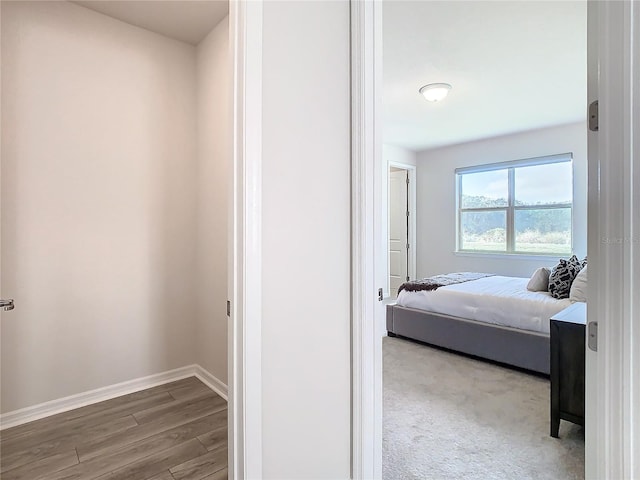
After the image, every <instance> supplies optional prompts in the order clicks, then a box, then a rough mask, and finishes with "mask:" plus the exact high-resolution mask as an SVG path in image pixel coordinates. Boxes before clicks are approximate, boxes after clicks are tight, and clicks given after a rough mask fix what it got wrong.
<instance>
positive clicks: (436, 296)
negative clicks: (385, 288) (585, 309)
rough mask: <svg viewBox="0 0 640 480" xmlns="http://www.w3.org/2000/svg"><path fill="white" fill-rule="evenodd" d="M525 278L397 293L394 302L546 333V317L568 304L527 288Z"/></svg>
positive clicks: (495, 279)
mask: <svg viewBox="0 0 640 480" xmlns="http://www.w3.org/2000/svg"><path fill="white" fill-rule="evenodd" d="M528 282H529V279H528V278H518V277H500V276H493V277H485V278H480V279H478V280H472V281H470V282H464V283H458V284H456V285H449V286H446V287H440V288H438V289H437V290H433V291H420V292H407V291H406V290H403V291H402V292H400V294H399V295H398V300H397V304H398V305H401V306H404V307H409V308H417V309H420V310H427V311H429V312H434V313H442V314H446V315H452V316H454V317H461V318H468V319H472V320H477V321H480V322H485V323H494V324H497V325H506V326H509V327H515V328H520V329H522V330H532V331H535V332H542V333H549V319H550V318H551V317H552V316H553V315H555V314H556V313H558V312H559V311H560V310H563V309H564V308H566V307H568V306H569V305H571V301H570V300H569V299H568V298H567V299H562V300H558V299H556V298H553V297H552V296H551V295H550V294H549V292H530V291H529V290H527V283H528Z"/></svg>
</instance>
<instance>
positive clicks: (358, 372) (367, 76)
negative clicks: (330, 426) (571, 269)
mask: <svg viewBox="0 0 640 480" xmlns="http://www.w3.org/2000/svg"><path fill="white" fill-rule="evenodd" d="M588 8H589V14H590V15H591V16H592V18H591V19H590V21H589V27H590V29H589V33H588V37H589V42H590V45H595V46H596V48H597V51H598V58H599V72H600V74H599V101H600V132H599V133H598V136H599V138H598V153H597V158H595V159H594V158H593V157H592V156H591V155H590V159H589V171H590V174H591V177H590V180H589V200H588V203H589V205H588V207H589V208H588V210H589V213H588V217H589V235H588V237H589V238H588V251H589V256H590V262H589V266H590V267H591V268H590V270H591V272H590V275H589V277H590V284H589V309H588V318H589V320H590V321H591V320H596V319H600V321H599V325H600V329H599V351H598V354H597V360H596V362H597V392H598V397H597V403H596V404H595V405H594V404H593V403H590V402H588V403H587V419H593V420H591V421H589V420H587V422H588V423H587V435H586V438H587V444H586V455H585V456H586V457H587V458H590V459H592V460H593V461H587V464H586V477H587V479H592V478H593V479H596V478H620V479H623V478H624V479H630V478H634V477H640V462H638V461H637V460H635V461H634V458H635V459H639V458H640V421H638V419H637V418H635V417H634V413H636V412H634V409H633V405H634V404H635V405H638V404H640V377H639V374H638V372H640V315H639V312H640V300H639V299H637V298H636V299H634V297H633V295H632V293H633V289H634V287H635V289H636V290H638V289H640V260H639V258H640V252H639V250H638V243H639V242H640V226H639V224H640V222H638V221H636V222H635V223H634V222H633V219H634V217H636V218H637V217H638V213H637V212H636V211H635V210H634V208H633V202H634V200H635V202H636V204H639V202H640V198H639V197H640V193H639V192H640V179H638V178H637V177H638V173H637V172H638V171H640V133H639V130H640V128H639V126H640V113H639V112H640V100H639V98H638V97H639V95H638V92H637V91H635V90H634V89H633V85H634V84H635V85H638V84H639V81H640V75H639V74H638V72H637V68H636V72H635V73H634V71H633V69H632V66H633V65H640V2H631V1H629V0H625V1H623V2H604V1H595V2H589V7H588ZM351 13H352V15H351V22H352V25H351V30H352V37H351V51H352V144H353V152H352V188H353V197H352V201H353V205H352V213H353V220H352V222H353V225H352V235H353V236H352V240H353V250H352V258H353V259H352V263H353V287H354V288H353V300H352V301H353V319H352V321H353V332H352V337H353V347H352V351H353V400H352V401H353V447H352V448H353V450H352V457H353V478H356V479H365V478H381V471H382V468H381V465H382V449H381V445H382V428H381V426H382V388H381V385H382V362H381V358H380V357H381V350H379V348H378V347H379V342H378V338H377V337H376V335H375V333H376V332H375V325H376V324H377V323H378V322H377V321H373V322H372V321H371V319H373V318H375V312H376V300H377V298H376V295H375V293H376V288H375V285H376V261H379V258H378V257H377V256H376V252H375V249H374V244H375V238H376V231H375V218H376V213H378V214H379V212H380V211H381V210H376V207H379V204H377V203H376V202H379V199H378V198H377V197H376V195H375V188H374V187H375V186H376V185H379V183H380V179H379V177H380V176H381V175H382V171H383V170H381V169H378V170H377V171H376V169H375V166H376V165H378V164H379V158H378V157H379V155H380V154H381V144H382V135H381V133H382V132H381V122H380V109H381V93H382V92H381V90H382V74H381V60H382V18H381V17H382V15H381V3H380V2H359V1H352V2H351ZM594 14H595V15H596V18H595V24H596V25H597V30H596V31H592V30H593V28H592V27H593V25H594V19H593V15H594ZM634 82H635V83H634ZM585 108H586V105H585ZM634 168H635V176H636V178H635V179H634V178H633V177H634V176H633V172H634ZM594 173H596V174H597V175H598V176H597V178H594V177H593V174H594ZM621 186H622V188H621ZM634 187H635V189H634ZM634 192H635V195H634ZM610 211H615V212H619V213H620V215H605V214H604V212H610ZM600 212H603V214H600ZM634 253H635V256H634ZM631 261H632V262H633V264H631V263H630V262H631ZM625 302H626V303H625ZM634 316H635V318H634ZM376 320H377V319H376ZM367 367H368V368H367ZM625 420H627V421H626V423H625ZM630 420H633V422H631V421H630ZM590 429H595V434H593V435H592V434H591V432H590ZM594 437H595V441H590V440H592V439H593V438H594Z"/></svg>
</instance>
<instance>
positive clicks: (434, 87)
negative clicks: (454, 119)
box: [419, 83, 451, 102]
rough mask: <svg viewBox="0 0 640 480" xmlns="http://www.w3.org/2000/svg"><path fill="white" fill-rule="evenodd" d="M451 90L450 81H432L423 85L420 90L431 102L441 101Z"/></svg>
mask: <svg viewBox="0 0 640 480" xmlns="http://www.w3.org/2000/svg"><path fill="white" fill-rule="evenodd" d="M449 90H451V85H449V84H448V83H430V84H428V85H425V86H424V87H422V88H421V89H420V90H419V92H420V93H421V94H422V96H423V97H424V98H425V99H426V100H428V101H429V102H439V101H440V100H442V99H444V98H445V97H446V96H447V95H448V94H449Z"/></svg>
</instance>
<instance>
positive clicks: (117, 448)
mask: <svg viewBox="0 0 640 480" xmlns="http://www.w3.org/2000/svg"><path fill="white" fill-rule="evenodd" d="M0 478H1V479H2V480H63V479H65V480H71V479H73V480H93V479H99V480H107V479H108V480H118V479H122V480H225V479H226V478H227V403H226V402H225V400H224V399H223V398H221V397H220V396H219V395H217V394H216V393H215V392H213V391H212V390H210V389H209V388H208V387H207V386H206V385H204V384H203V383H202V382H201V381H200V380H198V379H197V378H196V377H190V378H186V379H184V380H178V381H177V382H172V383H167V384H165V385H160V386H158V387H154V388H150V389H147V390H143V391H141V392H136V393H132V394H130V395H124V396H122V397H117V398H113V399H111V400H107V401H104V402H100V403H96V404H93V405H88V406H86V407H82V408H78V409H76V410H71V411H69V412H64V413H60V414H58V415H54V416H51V417H47V418H43V419H41V420H36V421H35V422H30V423H26V424H24V425H19V426H17V427H13V428H9V429H7V430H4V431H2V432H0Z"/></svg>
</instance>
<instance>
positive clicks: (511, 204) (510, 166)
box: [455, 153, 573, 256]
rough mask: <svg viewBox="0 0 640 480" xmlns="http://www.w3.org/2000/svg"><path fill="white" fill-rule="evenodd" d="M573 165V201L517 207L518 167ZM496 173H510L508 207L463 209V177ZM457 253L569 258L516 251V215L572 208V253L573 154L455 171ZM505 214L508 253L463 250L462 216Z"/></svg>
mask: <svg viewBox="0 0 640 480" xmlns="http://www.w3.org/2000/svg"><path fill="white" fill-rule="evenodd" d="M566 162H570V163H571V202H570V203H563V204H555V205H549V206H547V205H526V206H516V205H515V171H516V169H518V168H523V167H533V166H538V165H550V164H556V163H566ZM496 170H507V174H508V177H509V180H508V195H507V197H508V198H507V205H505V206H504V207H478V208H463V207H462V177H463V176H464V175H466V174H470V173H481V172H491V171H496ZM455 177H456V253H473V254H479V255H496V254H499V255H527V256H549V255H552V256H556V255H566V253H564V252H529V251H527V252H522V251H518V250H516V248H515V244H516V239H515V213H516V211H519V210H542V209H558V208H569V209H570V211H571V252H572V253H573V153H561V154H557V155H547V156H544V157H534V158H527V159H522V160H512V161H508V162H499V163H490V164H485V165H475V166H472V167H462V168H456V170H455ZM493 211H496V212H505V215H506V223H505V229H506V236H507V238H506V249H505V250H474V249H463V248H462V214H463V213H465V212H493Z"/></svg>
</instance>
